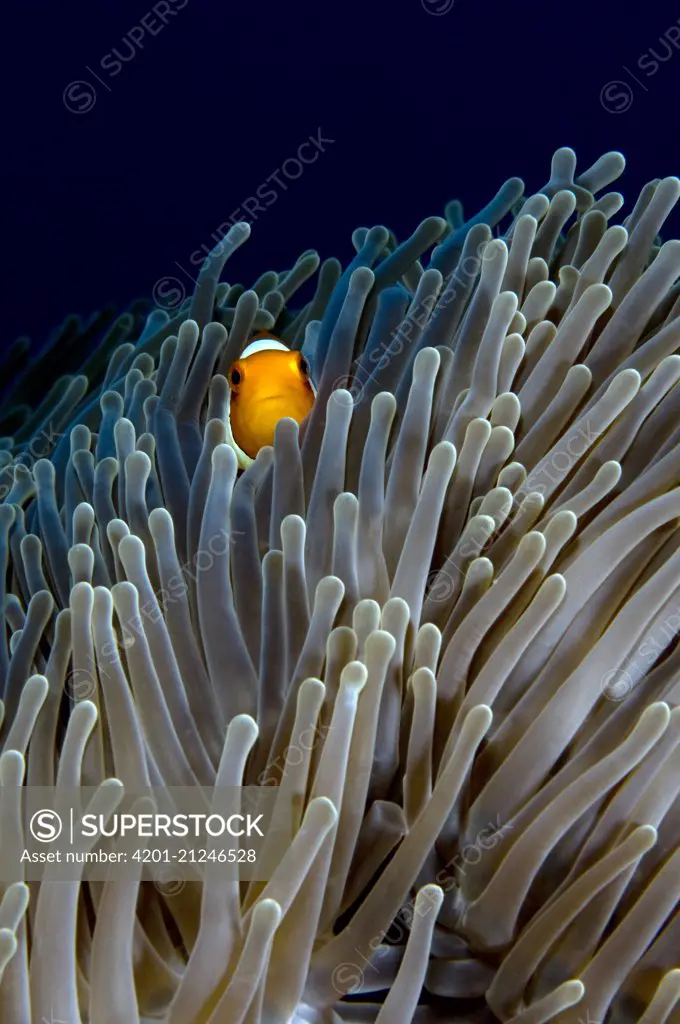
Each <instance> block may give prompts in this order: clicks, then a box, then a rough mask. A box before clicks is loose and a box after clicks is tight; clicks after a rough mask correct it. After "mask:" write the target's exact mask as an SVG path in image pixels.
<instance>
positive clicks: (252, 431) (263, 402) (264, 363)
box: [227, 335, 316, 469]
mask: <svg viewBox="0 0 680 1024" xmlns="http://www.w3.org/2000/svg"><path fill="white" fill-rule="evenodd" d="M227 382H228V384H229V393H230V394H229V415H228V419H229V423H228V427H229V433H230V434H231V436H230V437H229V436H228V440H229V443H230V444H231V446H232V448H233V449H234V451H235V452H236V455H237V457H238V464H239V466H240V468H241V469H245V468H246V467H247V466H249V465H250V464H251V462H253V460H254V459H255V456H256V455H257V453H258V452H259V450H260V448H264V447H265V445H271V444H273V443H274V431H275V429H276V424H277V423H278V422H279V420H281V419H283V418H284V417H286V416H288V417H291V418H292V419H294V420H296V422H297V423H302V421H303V420H304V418H305V416H307V414H308V413H309V412H310V410H311V408H312V406H313V405H314V399H315V397H316V389H315V388H314V385H313V383H312V380H311V377H310V370H309V364H308V363H307V360H306V359H305V357H304V356H303V354H302V352H296V351H292V350H291V349H289V348H287V347H286V346H285V345H284V344H283V342H281V341H278V339H276V338H273V337H271V336H270V335H267V336H265V337H260V338H258V340H256V341H251V342H250V344H249V345H248V346H247V347H246V348H245V349H244V351H243V353H242V355H241V358H240V359H237V360H236V362H235V363H232V364H231V366H230V367H229V370H228V372H227Z"/></svg>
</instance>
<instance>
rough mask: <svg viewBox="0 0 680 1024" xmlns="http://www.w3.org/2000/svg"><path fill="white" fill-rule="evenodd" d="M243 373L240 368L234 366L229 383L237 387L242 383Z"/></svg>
mask: <svg viewBox="0 0 680 1024" xmlns="http://www.w3.org/2000/svg"><path fill="white" fill-rule="evenodd" d="M241 379H242V374H241V371H240V370H237V369H236V367H235V366H234V367H233V368H232V370H231V371H230V373H229V384H230V385H231V387H232V388H237V387H238V386H239V384H240V383H241Z"/></svg>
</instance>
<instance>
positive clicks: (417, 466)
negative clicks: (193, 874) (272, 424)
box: [0, 149, 680, 1024]
mask: <svg viewBox="0 0 680 1024" xmlns="http://www.w3.org/2000/svg"><path fill="white" fill-rule="evenodd" d="M623 167H624V162H623V158H622V157H621V155H620V154H618V153H608V154H606V155H605V156H603V157H602V158H601V159H600V160H598V161H597V162H596V163H595V164H594V165H593V166H592V167H590V168H589V169H588V170H586V171H585V172H583V173H582V174H579V175H578V176H576V174H575V169H576V158H575V155H574V153H573V152H572V151H571V150H569V149H561V150H558V151H557V152H556V154H555V156H554V158H553V163H552V172H551V176H550V181H549V182H548V184H547V185H546V186H545V187H543V188H542V189H540V191H538V192H536V193H535V194H533V195H530V196H528V197H527V196H525V194H524V192H525V189H524V184H523V182H522V181H521V180H520V179H517V178H513V179H511V180H510V181H508V182H506V183H505V184H504V185H503V187H502V188H501V189H500V191H499V192H498V194H497V195H496V196H495V197H494V198H493V199H492V200H491V202H490V203H489V204H488V206H486V207H485V208H484V209H483V210H481V211H480V212H479V213H478V214H476V215H475V216H474V217H472V218H471V219H469V220H465V219H464V217H463V212H462V207H461V205H460V203H458V202H452V203H450V204H449V205H448V207H447V209H446V216H445V218H440V217H430V218H428V219H427V220H425V221H423V223H422V224H420V226H419V227H418V228H417V229H416V230H415V232H414V233H413V235H412V236H411V237H410V238H408V239H407V240H406V241H405V242H402V243H401V244H399V243H397V241H396V239H395V238H394V236H393V235H392V234H391V233H390V232H389V231H388V230H387V229H386V228H384V227H373V228H371V229H366V228H359V229H357V230H355V231H354V234H353V235H352V241H353V244H354V248H355V250H356V255H355V256H354V258H353V259H352V260H351V262H349V263H348V265H347V266H346V267H345V268H344V269H343V267H342V266H341V265H340V263H339V262H338V261H337V260H335V259H328V260H326V261H325V262H323V263H322V264H321V265H319V257H318V255H317V253H316V252H313V251H307V252H304V253H303V254H302V255H301V256H300V258H299V260H298V261H297V263H296V264H295V266H294V267H293V268H292V269H291V270H288V271H286V272H283V273H277V272H274V271H268V272H266V273H264V274H263V275H262V276H261V277H260V278H259V280H258V281H257V282H256V283H255V285H254V286H253V288H252V289H251V290H244V289H243V287H242V286H240V285H231V286H230V285H228V284H226V283H220V276H221V273H222V271H223V268H224V266H225V262H226V261H227V259H228V258H229V257H232V256H233V255H234V253H235V251H236V250H237V249H238V248H239V246H240V245H241V244H242V243H244V242H245V241H246V239H247V238H248V236H249V234H250V228H249V226H248V225H247V224H241V223H239V224H236V225H234V227H232V228H231V229H230V231H229V233H228V234H227V236H226V237H225V239H224V240H223V242H222V243H220V245H218V246H217V248H216V249H215V250H214V251H213V252H212V253H211V255H210V257H209V258H208V259H207V260H206V263H205V265H204V267H203V268H202V270H201V274H200V277H199V280H198V284H197V287H196V290H195V292H194V294H193V295H192V296H191V297H190V298H189V299H188V300H187V301H186V302H184V303H182V304H181V305H179V306H178V307H177V308H175V309H173V310H172V312H171V314H169V313H168V311H167V310H162V309H158V308H155V309H152V310H149V307H148V306H145V304H143V303H138V304H136V305H135V306H133V307H132V308H131V309H130V310H129V311H128V312H126V313H124V314H123V315H121V316H119V317H118V318H117V319H115V320H114V319H113V317H112V315H111V313H110V311H105V312H103V313H102V314H100V315H98V316H97V317H95V318H94V319H93V320H92V322H91V323H89V324H87V325H83V324H81V323H80V321H78V320H77V319H76V318H73V319H71V320H69V321H68V322H67V323H66V324H65V325H64V327H63V328H62V329H61V330H60V331H59V332H57V334H56V335H55V336H54V337H53V339H52V343H51V346H48V348H47V349H46V350H45V351H43V352H42V353H41V354H40V358H39V360H37V361H36V360H33V361H31V356H30V348H28V347H27V344H26V342H25V341H20V342H18V343H17V345H16V346H15V348H14V349H12V350H11V352H10V355H9V357H8V358H9V362H8V363H7V364H6V366H5V372H4V376H5V379H7V378H8V376H9V375H12V379H13V387H12V394H11V395H10V397H9V398H7V399H6V400H5V402H4V406H3V407H2V409H1V410H0V413H1V415H2V417H3V424H4V425H3V428H2V429H3V430H4V432H5V433H6V434H8V435H11V436H8V437H6V438H5V439H4V441H3V442H2V445H1V448H0V485H2V493H3V495H4V498H3V501H2V504H1V505H0V551H1V558H2V564H3V572H2V577H1V578H2V586H3V587H4V588H5V589H4V591H3V593H2V604H3V607H4V609H5V621H6V627H7V628H6V631H5V633H4V634H3V636H2V642H0V674H1V676H2V695H3V724H2V732H1V733H0V749H1V750H2V755H1V756H0V782H1V784H2V790H1V802H0V845H1V849H2V855H1V856H0V862H2V864H1V867H2V879H3V880H2V883H1V884H0V897H1V902H0V976H1V981H0V1021H1V1022H2V1024H38V1022H41V1021H47V1022H58V1021H66V1022H68V1024H84V1022H89V1024H133V1022H140V1021H148V1022H150V1021H165V1022H167V1024H194V1022H196V1024H198V1022H204V1024H207V1022H211V1024H227V1022H229V1024H291V1022H303V1021H307V1022H317V1024H332V1022H340V1021H346V1022H363V1021H375V1022H378V1024H408V1022H410V1021H417V1022H427V1021H447V1022H456V1021H463V1020H465V1021H477V1022H493V1021H503V1022H509V1021H514V1022H517V1024H519V1022H522V1024H542V1022H545V1021H551V1020H554V1021H559V1022H560V1024H578V1022H579V1021H583V1022H589V1024H594V1022H599V1021H604V1020H605V1019H606V1020H607V1021H610V1022H617V1024H619V1022H622V1024H625V1022H629V1021H630V1022H633V1021H639V1022H640V1024H662V1022H664V1021H669V1022H670V1021H674V1022H677V1021H679V1020H680V969H678V968H679V967H680V953H679V951H680V913H679V912H678V910H677V905H678V901H679V900H680V813H679V811H680V803H679V802H678V792H679V791H680V711H678V709H677V707H676V705H677V703H678V695H680V689H679V688H678V683H677V674H678V671H679V669H680V648H679V647H678V645H677V644H676V636H677V634H678V632H679V631H680V584H679V580H680V575H679V571H678V569H679V565H680V529H679V526H678V524H679V523H680V426H678V412H679V411H680V384H679V382H680V355H679V354H678V352H680V285H679V284H678V280H679V279H680V242H678V241H667V242H665V243H662V242H661V240H660V239H659V232H660V230H661V228H662V225H663V223H664V221H665V220H666V218H667V216H668V214H669V212H670V211H671V209H672V208H673V206H674V204H675V203H676V202H677V200H678V197H679V196H680V181H678V179H676V178H667V179H664V180H661V181H659V180H655V181H653V182H651V183H650V184H649V185H647V186H646V187H645V188H644V189H643V191H642V193H641V195H640V198H639V200H638V201H637V203H636V205H635V207H634V208H633V210H632V212H631V213H630V214H629V215H628V217H627V218H626V219H625V220H623V223H622V224H621V225H610V223H609V221H610V219H611V218H613V217H615V215H616V214H617V213H618V211H619V209H620V208H621V206H622V203H623V198H622V196H621V195H620V194H619V193H616V192H606V191H604V190H606V188H607V187H608V186H609V185H610V184H611V183H612V182H613V181H615V180H616V179H617V178H618V177H619V175H620V174H621V172H622V170H623ZM603 191H604V194H601V193H603ZM598 194H600V196H599V198H596V196H597V195H598ZM231 265H232V264H230V266H231ZM317 271H318V276H317V278H316V282H317V283H316V291H315V293H314V294H313V297H312V298H311V299H310V301H309V302H308V303H306V304H302V303H300V302H299V300H298V301H297V308H296V296H297V295H298V293H299V290H300V288H301V287H302V286H303V285H306V283H307V282H308V281H310V280H311V279H312V278H313V277H314V275H317ZM262 330H265V331H272V332H274V333H275V335H276V337H279V338H281V339H282V340H283V342H284V343H285V344H286V345H288V346H289V347H291V348H294V349H302V350H303V351H304V352H305V354H306V356H307V359H308V360H309V363H310V365H311V370H312V376H313V378H314V380H315V383H316V388H317V397H316V401H315V404H314V407H313V409H312V412H311V413H310V414H309V416H308V417H307V419H306V420H305V421H304V422H303V423H302V424H301V425H300V426H298V424H297V423H296V422H295V421H294V420H293V419H287V418H284V419H282V420H280V421H279V423H278V425H277V427H276V433H275V439H274V444H273V446H272V447H264V448H262V449H261V450H260V451H259V454H258V455H257V457H256V458H255V460H254V461H253V462H252V464H250V465H248V467H247V468H246V469H245V471H243V472H240V471H239V466H238V464H237V456H236V453H235V452H234V450H233V448H232V447H231V446H230V444H229V443H228V441H229V434H228V421H227V398H228V384H227V381H226V379H225V373H226V372H227V369H228V367H229V366H230V365H231V364H232V362H233V361H234V360H235V359H238V358H239V356H240V355H241V353H242V352H243V350H244V348H245V347H246V345H247V344H248V341H249V340H250V339H251V337H252V336H253V334H254V333H255V332H258V331H262ZM57 367H59V368H60V370H61V371H62V372H63V370H65V369H66V370H72V371H73V373H71V374H69V375H67V376H61V377H57V372H56V371H57ZM50 375H51V376H52V380H53V381H54V382H53V383H51V386H50V387H47V386H45V380H46V378H48V377H49V376H50ZM111 780H118V782H115V781H111ZM79 783H82V784H83V785H87V786H91V787H99V789H98V791H97V798H96V799H98V800H99V801H100V804H99V806H102V807H103V806H104V805H106V808H108V811H107V813H108V812H109V811H111V809H112V807H113V805H114V803H115V800H117V799H119V798H120V796H121V793H122V792H123V788H124V790H125V792H126V793H128V792H129V793H133V794H134V793H143V792H146V791H147V790H148V789H152V790H153V791H154V792H155V791H157V790H158V789H162V788H163V787H184V788H187V787H189V788H191V787H194V788H195V789H196V792H197V799H198V793H199V787H208V789H209V788H210V787H216V788H215V789H214V794H219V792H220V789H221V787H229V788H228V789H225V790H224V791H223V792H225V793H231V792H238V790H235V787H239V786H240V785H241V784H243V785H245V786H247V787H249V790H248V792H249V791H250V789H252V788H256V789H257V790H258V791H259V790H262V791H265V790H266V791H267V792H268V793H269V794H270V796H271V798H272V801H273V811H272V815H273V817H272V821H273V822H274V824H275V825H277V828H278V827H279V826H280V828H279V830H278V831H277V828H274V825H272V832H271V834H270V835H269V836H268V837H265V839H264V847H263V851H262V855H263V857H265V859H266V861H267V864H268V865H269V873H268V877H267V878H266V879H265V878H260V879H255V880H252V876H251V878H250V879H249V878H247V877H246V876H245V874H241V875H239V876H238V877H237V876H236V875H234V876H233V877H232V878H227V877H223V876H221V875H220V874H219V873H217V872H209V871H205V872H204V874H203V875H202V876H200V877H197V878H196V879H194V878H188V879H184V880H182V879H181V878H180V882H181V884H175V883H176V882H177V879H176V878H171V877H169V876H168V875H167V873H166V874H165V875H163V872H162V871H160V870H159V871H157V872H156V873H155V874H154V876H153V878H150V877H148V876H147V874H143V872H142V868H141V865H138V868H137V869H135V870H132V869H131V870H130V872H129V873H128V874H127V875H126V877H125V878H124V879H114V878H111V879H109V880H107V881H101V880H97V879H96V878H90V877H86V876H85V875H84V874H82V873H80V874H78V875H77V876H76V875H75V874H74V875H73V876H72V877H69V878H67V879H66V880H64V879H63V878H61V877H58V876H57V875H55V874H54V872H53V871H52V869H51V867H50V866H49V865H47V866H46V867H45V868H44V872H43V874H41V875H40V877H39V879H38V877H37V876H36V875H35V874H32V873H31V872H32V869H33V865H30V864H26V863H25V862H23V861H22V860H20V858H19V857H18V856H17V852H18V851H20V850H21V849H22V848H23V846H24V845H25V843H26V841H27V838H26V837H27V833H26V832H25V825H26V822H25V809H26V807H27V806H28V797H29V795H30V792H29V791H30V790H31V787H48V788H49V787H53V786H56V794H57V797H58V796H59V793H60V792H63V793H66V791H67V790H68V789H69V787H71V788H73V787H76V786H77V785H78V784H79ZM121 784H122V786H121ZM216 798H217V797H215V799H216ZM150 806H152V805H150ZM286 827H287V828H288V839H287V840H286V841H283V840H282V839H281V836H283V835H285V834H286Z"/></svg>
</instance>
